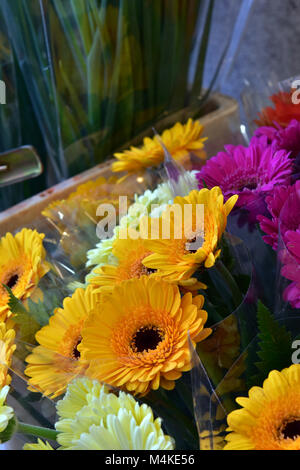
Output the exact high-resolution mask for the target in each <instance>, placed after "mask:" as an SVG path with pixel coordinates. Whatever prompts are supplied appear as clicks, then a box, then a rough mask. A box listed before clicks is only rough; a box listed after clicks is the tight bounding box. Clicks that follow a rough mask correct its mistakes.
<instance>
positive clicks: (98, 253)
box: [86, 183, 173, 282]
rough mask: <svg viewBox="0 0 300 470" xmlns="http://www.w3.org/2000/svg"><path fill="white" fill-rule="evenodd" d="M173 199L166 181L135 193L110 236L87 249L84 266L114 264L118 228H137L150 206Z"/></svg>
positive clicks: (148, 211) (157, 205)
mask: <svg viewBox="0 0 300 470" xmlns="http://www.w3.org/2000/svg"><path fill="white" fill-rule="evenodd" d="M171 199H173V196H172V194H171V190H170V187H169V185H168V184H167V183H162V184H160V185H158V187H157V188H156V189H155V190H154V191H151V190H150V189H147V190H146V191H145V192H144V193H143V194H141V195H137V194H136V195H135V197H134V203H133V204H131V206H130V207H129V209H128V213H127V214H126V215H124V216H123V217H122V218H121V220H120V223H119V225H118V226H117V227H115V230H114V234H113V236H112V237H111V238H109V239H106V240H101V241H100V242H99V243H98V244H97V245H96V248H93V249H92V250H89V251H88V252H87V258H88V260H87V263H86V267H90V266H93V265H97V269H98V268H100V267H101V266H103V265H106V264H116V263H117V260H116V258H115V257H114V256H113V255H112V247H113V243H114V241H115V240H116V239H117V238H118V233H119V230H120V228H122V229H124V228H128V227H130V228H132V229H138V228H139V224H140V219H141V218H142V217H143V216H145V215H151V210H152V207H153V206H155V207H156V208H157V209H158V208H159V207H160V206H164V205H165V204H167V203H169V202H171V201H170V200H171ZM94 276H95V274H94V270H93V271H92V272H91V273H90V274H89V275H88V276H87V278H86V280H87V281H88V282H89V280H90V279H91V278H92V277H94Z"/></svg>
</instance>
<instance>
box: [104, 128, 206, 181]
mask: <svg viewBox="0 0 300 470" xmlns="http://www.w3.org/2000/svg"><path fill="white" fill-rule="evenodd" d="M202 132H203V126H202V125H201V124H200V123H199V121H193V120H192V119H189V120H188V121H187V123H186V124H181V123H179V122H177V123H176V124H175V125H174V126H173V127H172V128H171V129H167V130H165V131H164V132H163V133H162V135H161V137H158V136H155V137H154V138H153V139H150V138H149V137H146V138H145V139H144V142H143V145H142V147H140V148H138V147H131V148H130V149H129V150H125V151H124V152H122V153H115V154H114V156H115V157H116V158H117V160H118V161H117V162H114V163H113V164H112V170H113V171H114V172H119V171H127V172H128V173H138V172H140V171H141V170H144V169H145V168H149V167H153V166H158V165H160V164H161V163H162V162H163V161H164V149H163V147H162V145H161V141H162V142H163V144H164V146H165V147H166V148H167V150H168V151H169V153H170V154H171V155H172V157H173V158H174V159H175V160H178V161H180V162H181V163H182V164H184V165H185V167H186V168H188V167H190V166H191V161H193V158H196V160H197V159H201V160H205V158H206V153H205V151H204V142H205V140H206V138H203V137H202Z"/></svg>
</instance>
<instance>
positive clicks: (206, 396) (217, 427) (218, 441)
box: [190, 342, 227, 450]
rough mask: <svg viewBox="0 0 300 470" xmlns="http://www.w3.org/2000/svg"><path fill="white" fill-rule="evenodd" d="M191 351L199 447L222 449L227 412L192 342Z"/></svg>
mask: <svg viewBox="0 0 300 470" xmlns="http://www.w3.org/2000/svg"><path fill="white" fill-rule="evenodd" d="M190 351H191V361H192V370H191V381H192V392H193V404H194V413H195V420H196V424H197V428H198V434H199V448H200V450H221V449H222V444H223V433H224V430H225V429H226V414H227V413H226V410H225V408H224V407H223V405H222V403H221V400H220V399H219V397H218V396H217V394H216V392H215V389H214V388H213V386H212V383H211V380H210V378H209V377H208V375H207V372H206V370H205V368H204V366H203V364H202V362H201V360H200V358H199V355H198V353H197V351H196V350H195V348H194V347H193V345H192V343H191V342H190Z"/></svg>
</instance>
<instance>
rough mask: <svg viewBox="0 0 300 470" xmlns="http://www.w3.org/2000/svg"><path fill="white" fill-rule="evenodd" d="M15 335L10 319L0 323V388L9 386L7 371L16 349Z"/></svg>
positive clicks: (9, 380)
mask: <svg viewBox="0 0 300 470" xmlns="http://www.w3.org/2000/svg"><path fill="white" fill-rule="evenodd" d="M15 337H16V333H15V330H14V329H13V322H12V321H11V319H9V320H7V321H6V322H5V323H4V322H1V323H0V388H2V387H4V386H5V385H9V384H10V382H11V377H10V376H9V375H8V369H9V367H10V366H11V361H12V356H13V353H14V351H15V349H16V345H15Z"/></svg>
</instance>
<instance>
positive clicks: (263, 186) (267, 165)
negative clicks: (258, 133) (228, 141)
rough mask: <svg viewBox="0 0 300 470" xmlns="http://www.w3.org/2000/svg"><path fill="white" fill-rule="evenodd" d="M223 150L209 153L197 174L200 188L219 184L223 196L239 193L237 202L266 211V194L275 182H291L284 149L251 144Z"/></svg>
mask: <svg viewBox="0 0 300 470" xmlns="http://www.w3.org/2000/svg"><path fill="white" fill-rule="evenodd" d="M225 150H226V152H219V153H218V154H217V155H216V156H215V157H212V158H211V159H210V160H208V161H207V163H206V164H205V165H204V167H203V168H202V169H201V171H200V172H199V173H198V174H197V179H198V181H199V188H203V187H208V188H209V189H210V188H212V187H214V186H219V187H220V188H221V189H222V192H223V194H224V196H225V198H226V199H228V198H229V197H230V196H232V195H233V194H238V195H239V199H238V201H237V204H236V206H237V207H240V208H244V209H247V210H248V211H249V212H250V213H251V214H252V216H253V214H254V215H255V217H256V215H258V214H264V213H265V212H266V206H265V197H266V196H268V195H269V194H271V193H272V191H273V189H274V187H276V186H277V185H286V186H288V185H289V184H290V179H291V172H292V161H291V159H290V158H289V153H288V152H286V151H285V150H279V151H275V150H274V149H273V147H272V146H270V145H269V146H267V145H265V144H263V143H262V144H260V143H256V144H253V143H252V144H251V145H250V146H249V147H243V146H241V145H240V146H233V145H227V146H226V147H225Z"/></svg>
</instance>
